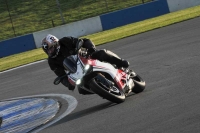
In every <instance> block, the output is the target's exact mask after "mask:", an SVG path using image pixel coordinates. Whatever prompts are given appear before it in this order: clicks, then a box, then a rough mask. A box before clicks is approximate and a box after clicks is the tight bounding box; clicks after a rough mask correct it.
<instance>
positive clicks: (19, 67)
mask: <svg viewBox="0 0 200 133" xmlns="http://www.w3.org/2000/svg"><path fill="white" fill-rule="evenodd" d="M44 61H46V59H45V60H41V61H36V62H33V63H29V64H26V65H22V66H19V67H15V68H12V69H9V70H5V71H2V72H0V74H2V73H5V72H10V71H13V70H16V69H19V68H23V67H26V66H30V65H33V64H37V63H40V62H44Z"/></svg>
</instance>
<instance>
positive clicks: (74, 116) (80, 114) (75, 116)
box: [52, 102, 117, 126]
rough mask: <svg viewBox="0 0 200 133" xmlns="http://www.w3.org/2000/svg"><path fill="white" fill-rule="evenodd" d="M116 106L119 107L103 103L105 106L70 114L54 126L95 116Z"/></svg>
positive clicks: (110, 103) (101, 105)
mask: <svg viewBox="0 0 200 133" xmlns="http://www.w3.org/2000/svg"><path fill="white" fill-rule="evenodd" d="M115 105H117V104H116V103H112V102H106V103H103V104H100V105H97V106H94V107H90V108H87V109H84V110H81V111H79V112H76V113H72V114H69V115H67V116H66V117H65V118H63V119H61V120H60V121H59V122H57V123H55V124H54V126H55V125H59V124H62V123H65V122H68V121H71V120H74V119H79V118H81V117H83V116H86V115H90V114H93V113H95V112H98V111H101V110H104V109H106V108H110V107H112V106H115ZM52 126H53V125H52Z"/></svg>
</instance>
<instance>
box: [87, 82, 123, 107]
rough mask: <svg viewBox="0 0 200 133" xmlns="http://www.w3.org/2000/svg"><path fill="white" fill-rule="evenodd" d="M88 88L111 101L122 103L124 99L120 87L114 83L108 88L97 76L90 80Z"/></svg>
mask: <svg viewBox="0 0 200 133" xmlns="http://www.w3.org/2000/svg"><path fill="white" fill-rule="evenodd" d="M105 80H106V79H105ZM90 88H91V89H92V91H94V92H95V93H96V94H98V95H99V96H101V97H103V98H105V99H107V100H109V101H111V102H114V103H122V102H124V101H125V95H124V93H123V91H122V90H121V89H119V88H118V87H116V86H114V85H113V86H112V87H111V88H109V87H108V86H107V85H106V84H104V83H103V82H101V81H99V80H98V78H93V79H92V80H91V83H90Z"/></svg>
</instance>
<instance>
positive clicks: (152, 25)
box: [0, 6, 200, 71]
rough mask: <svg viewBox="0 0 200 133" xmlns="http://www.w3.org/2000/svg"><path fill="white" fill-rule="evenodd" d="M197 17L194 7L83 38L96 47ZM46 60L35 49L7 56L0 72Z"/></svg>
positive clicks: (0, 62)
mask: <svg viewBox="0 0 200 133" xmlns="http://www.w3.org/2000/svg"><path fill="white" fill-rule="evenodd" d="M199 16H200V6H196V7H192V8H188V9H185V10H181V11H178V12H174V13H170V14H166V15H163V16H160V17H156V18H152V19H148V20H145V21H141V22H137V23H133V24H129V25H125V26H122V27H118V28H115V29H111V30H108V31H103V32H100V33H96V34H92V35H88V36H85V37H87V38H90V39H91V40H92V41H93V42H94V43H95V44H96V45H101V44H104V43H107V42H111V41H115V40H118V39H122V38H125V37H128V36H132V35H136V34H139V33H142V32H146V31H150V30H153V29H157V28H161V27H164V26H168V25H171V24H174V23H178V22H181V21H185V20H188V19H192V18H195V17H199ZM46 58H47V56H46V55H45V54H44V52H43V51H42V49H35V50H32V51H28V52H24V53H20V54H16V55H12V56H8V57H5V58H1V59H0V71H3V70H7V69H10V68H13V67H16V66H20V65H23V64H27V63H31V62H34V61H38V60H42V59H46Z"/></svg>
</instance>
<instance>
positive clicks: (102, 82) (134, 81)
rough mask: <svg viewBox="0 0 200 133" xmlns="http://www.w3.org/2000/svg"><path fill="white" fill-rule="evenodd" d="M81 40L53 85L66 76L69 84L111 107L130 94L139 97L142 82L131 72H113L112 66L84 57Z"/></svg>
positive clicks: (121, 70)
mask: <svg viewBox="0 0 200 133" xmlns="http://www.w3.org/2000/svg"><path fill="white" fill-rule="evenodd" d="M82 44H83V42H82V41H81V40H80V41H79V42H78V43H77V45H76V54H75V55H71V56H69V57H67V58H66V59H65V60H64V61H63V65H64V68H65V70H66V75H64V76H62V77H57V78H56V79H55V80H54V84H55V85H58V84H59V83H60V82H61V80H62V79H63V78H64V77H65V76H68V80H69V82H70V83H71V84H72V85H74V86H76V88H78V90H79V93H80V92H86V93H85V94H97V95H99V96H101V97H102V98H104V99H107V100H109V101H111V102H114V103H122V102H124V101H125V98H126V96H128V95H129V94H130V93H131V92H133V93H140V92H142V91H143V90H144V89H145V86H146V83H145V81H144V80H143V79H142V78H141V77H140V76H139V75H138V74H137V73H135V72H134V71H133V70H130V69H124V68H120V69H118V68H116V66H115V65H112V64H109V63H107V62H101V61H99V60H97V59H91V58H90V57H88V56H85V55H86V54H85V55H84V56H83V52H81V51H82V48H81V46H82Z"/></svg>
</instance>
